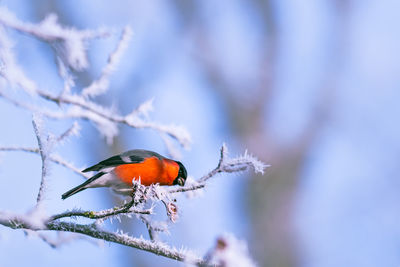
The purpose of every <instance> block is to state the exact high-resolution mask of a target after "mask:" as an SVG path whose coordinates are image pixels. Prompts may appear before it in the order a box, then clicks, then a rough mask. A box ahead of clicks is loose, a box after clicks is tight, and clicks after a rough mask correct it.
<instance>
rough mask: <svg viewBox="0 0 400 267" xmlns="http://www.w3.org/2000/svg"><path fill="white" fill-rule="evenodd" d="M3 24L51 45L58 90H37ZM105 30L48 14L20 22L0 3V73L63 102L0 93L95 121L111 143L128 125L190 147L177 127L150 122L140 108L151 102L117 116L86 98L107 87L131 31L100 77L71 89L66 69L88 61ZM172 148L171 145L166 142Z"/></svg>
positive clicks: (42, 109) (43, 110) (38, 109)
mask: <svg viewBox="0 0 400 267" xmlns="http://www.w3.org/2000/svg"><path fill="white" fill-rule="evenodd" d="M4 28H12V29H15V30H18V31H20V32H23V33H25V34H28V35H31V36H32V37H35V38H38V39H39V40H42V41H44V42H46V43H48V44H49V45H51V46H52V47H53V48H54V50H55V53H56V58H57V65H58V69H59V74H60V76H61V78H62V79H63V80H64V88H63V90H61V93H50V92H49V90H47V89H39V88H38V86H37V84H36V83H35V82H34V81H33V80H31V79H30V78H28V77H27V75H26V74H25V73H24V71H23V70H22V68H20V67H19V65H18V64H17V60H16V57H15V56H14V54H13V45H12V42H11V41H10V39H9V38H8V37H7V34H6V31H5V30H4ZM108 35H109V32H108V31H106V30H103V29H102V30H95V31H93V30H78V29H74V28H68V27H64V26H62V25H60V24H59V23H58V21H57V17H56V16H55V15H54V14H52V15H49V16H47V17H46V18H45V19H44V20H43V21H42V22H40V23H38V24H32V23H26V22H22V21H20V20H19V19H17V18H16V17H15V15H14V14H12V13H11V12H10V11H9V10H8V9H6V8H5V7H0V63H1V64H0V75H1V76H2V77H3V78H4V79H5V80H6V81H7V82H8V83H9V84H10V85H11V86H13V87H20V88H21V89H22V90H23V91H25V92H27V93H28V94H29V95H31V96H35V95H38V96H40V97H42V98H43V99H46V100H48V101H51V102H54V103H57V104H58V105H60V104H64V105H66V107H63V108H62V109H56V110H52V109H49V108H47V107H46V106H43V105H35V104H32V103H28V102H27V101H21V100H19V99H16V98H14V97H11V96H10V95H9V94H7V92H6V91H5V90H3V89H0V96H1V97H2V98H4V99H6V100H7V101H9V102H11V103H13V104H14V105H16V106H18V107H22V108H24V109H27V110H30V111H32V112H33V113H40V114H42V115H44V116H46V117H49V118H53V119H67V118H72V119H83V120H87V121H91V122H93V123H95V125H96V126H97V128H98V130H99V131H100V132H101V133H102V134H103V135H104V136H105V137H106V138H107V141H108V142H109V143H111V142H112V139H113V138H114V137H115V136H116V135H118V126H119V125H120V124H124V125H127V126H129V127H131V128H136V129H152V130H154V131H157V132H159V133H160V134H161V135H163V134H167V135H168V136H170V137H172V138H173V139H176V140H177V141H178V142H179V143H180V144H181V145H182V146H183V147H185V148H188V147H189V146H190V143H191V138H190V135H189V133H188V132H187V131H186V129H184V128H183V127H181V126H176V125H164V124H160V123H158V122H154V121H151V120H149V119H148V118H147V116H146V114H147V111H148V110H149V109H147V110H146V111H144V110H143V109H142V108H141V107H142V106H144V105H147V106H150V107H151V102H145V103H144V104H143V105H142V106H140V107H139V108H138V109H134V110H133V111H132V112H131V113H129V114H126V115H120V114H119V113H118V112H117V111H116V110H114V109H112V108H107V107H104V106H102V105H99V104H96V103H95V102H93V101H91V100H89V99H88V98H89V97H93V96H96V95H100V94H103V93H104V92H106V90H107V89H108V87H109V78H110V75H111V74H112V73H113V72H114V71H115V69H116V67H117V65H118V63H119V61H120V59H121V58H122V55H123V53H124V51H125V50H126V48H127V46H128V43H129V40H130V38H131V35H132V30H131V29H130V28H129V27H125V29H124V31H123V33H122V36H121V39H120V41H119V42H118V44H117V47H116V49H115V50H114V51H113V52H112V53H111V54H110V55H109V57H108V62H107V64H106V66H105V67H104V68H103V70H102V73H101V75H100V77H99V78H98V79H97V80H94V81H93V82H92V83H91V84H90V85H89V86H88V87H86V88H82V89H81V90H77V91H81V93H80V94H73V93H71V87H73V86H75V83H74V80H73V77H72V76H71V74H70V71H69V68H72V69H74V70H76V71H81V70H83V69H86V68H87V67H88V66H89V62H88V61H87V41H88V40H90V39H93V38H97V37H105V36H108ZM168 147H170V146H168Z"/></svg>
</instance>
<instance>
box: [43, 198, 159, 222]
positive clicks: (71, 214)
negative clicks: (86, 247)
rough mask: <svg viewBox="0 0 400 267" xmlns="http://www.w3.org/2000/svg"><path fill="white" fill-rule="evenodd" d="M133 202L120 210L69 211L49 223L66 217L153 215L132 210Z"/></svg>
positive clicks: (54, 217) (90, 217)
mask: <svg viewBox="0 0 400 267" xmlns="http://www.w3.org/2000/svg"><path fill="white" fill-rule="evenodd" d="M132 205H133V201H130V202H128V203H127V204H125V205H122V206H121V207H118V208H111V209H107V210H102V211H67V212H63V213H60V214H56V215H53V216H51V217H50V219H49V221H54V220H58V219H61V218H66V217H86V218H89V219H104V218H108V217H111V216H116V215H118V214H122V213H137V214H152V212H153V211H152V209H147V210H140V209H131V207H132Z"/></svg>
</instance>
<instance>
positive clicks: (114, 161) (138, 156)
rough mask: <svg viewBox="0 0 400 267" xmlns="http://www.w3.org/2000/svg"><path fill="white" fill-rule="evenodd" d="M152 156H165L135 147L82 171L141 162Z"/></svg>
mask: <svg viewBox="0 0 400 267" xmlns="http://www.w3.org/2000/svg"><path fill="white" fill-rule="evenodd" d="M150 157H157V158H159V159H162V158H163V156H161V155H160V154H158V153H156V152H153V151H149V150H143V149H134V150H129V151H127V152H124V153H122V154H120V155H116V156H112V157H111V158H108V159H106V160H103V161H100V162H99V163H97V164H96V165H93V166H91V167H89V168H86V169H84V170H83V171H82V172H89V171H100V170H102V169H105V168H109V167H115V166H118V165H122V164H131V163H141V162H143V161H144V160H145V159H146V158H150Z"/></svg>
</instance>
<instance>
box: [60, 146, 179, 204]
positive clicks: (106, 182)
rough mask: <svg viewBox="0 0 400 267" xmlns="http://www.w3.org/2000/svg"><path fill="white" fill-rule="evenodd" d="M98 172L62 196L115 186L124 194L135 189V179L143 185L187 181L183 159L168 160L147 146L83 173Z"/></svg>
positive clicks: (116, 190) (175, 183)
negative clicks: (147, 148)
mask: <svg viewBox="0 0 400 267" xmlns="http://www.w3.org/2000/svg"><path fill="white" fill-rule="evenodd" d="M88 171H97V172H98V173H97V174H95V175H94V176H93V177H91V178H90V179H88V180H87V181H85V182H84V183H82V184H80V185H78V186H77V187H74V188H72V189H71V190H69V191H68V192H66V193H64V194H63V195H62V199H66V198H67V197H70V196H72V195H73V194H76V193H78V192H80V191H82V190H85V189H86V188H93V187H111V188H113V189H114V191H115V192H117V193H120V194H129V193H130V192H132V181H133V180H137V181H139V180H140V182H141V184H143V185H146V186H148V185H151V184H160V185H180V186H183V185H184V184H185V181H186V177H187V172H186V168H185V167H184V166H183V164H182V163H181V162H179V161H175V160H172V159H168V158H166V157H163V156H161V155H160V154H158V153H156V152H153V151H149V150H143V149H135V150H130V151H127V152H125V153H122V154H120V155H116V156H113V157H110V158H108V159H106V160H103V161H101V162H99V163H97V164H96V165H93V166H91V167H89V168H87V169H85V170H83V172H88Z"/></svg>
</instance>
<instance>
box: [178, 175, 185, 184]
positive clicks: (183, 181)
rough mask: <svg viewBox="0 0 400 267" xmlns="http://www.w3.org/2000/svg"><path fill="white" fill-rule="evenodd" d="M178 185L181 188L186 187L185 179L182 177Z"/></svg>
mask: <svg viewBox="0 0 400 267" xmlns="http://www.w3.org/2000/svg"><path fill="white" fill-rule="evenodd" d="M177 183H178V185H180V186H184V185H185V179H183V178H182V177H179V178H178V180H177Z"/></svg>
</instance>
